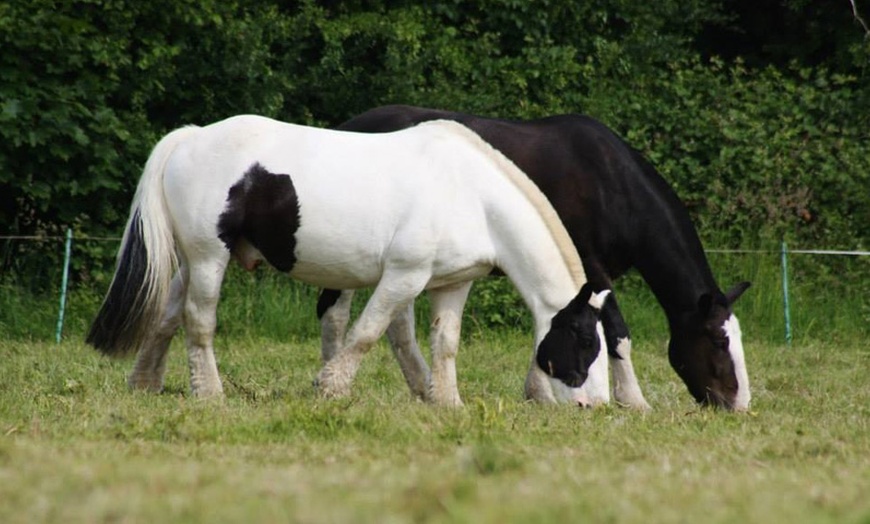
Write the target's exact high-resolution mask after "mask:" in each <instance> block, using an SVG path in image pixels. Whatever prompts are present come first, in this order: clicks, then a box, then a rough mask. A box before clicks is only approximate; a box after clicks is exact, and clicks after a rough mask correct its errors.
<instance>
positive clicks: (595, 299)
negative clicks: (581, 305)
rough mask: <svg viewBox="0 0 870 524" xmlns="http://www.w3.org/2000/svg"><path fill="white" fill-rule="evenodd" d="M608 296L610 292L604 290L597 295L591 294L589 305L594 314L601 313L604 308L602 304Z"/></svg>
mask: <svg viewBox="0 0 870 524" xmlns="http://www.w3.org/2000/svg"><path fill="white" fill-rule="evenodd" d="M609 296H610V290H609V289H605V290H604V291H601V292H598V293H592V296H591V297H589V305H590V306H592V308H593V309H595V311H596V313H598V312H601V308H603V307H604V302H606V301H607V297H609Z"/></svg>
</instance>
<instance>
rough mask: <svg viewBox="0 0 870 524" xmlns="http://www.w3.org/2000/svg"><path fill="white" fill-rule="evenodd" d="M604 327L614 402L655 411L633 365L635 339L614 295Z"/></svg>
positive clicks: (604, 315) (603, 319)
mask: <svg viewBox="0 0 870 524" xmlns="http://www.w3.org/2000/svg"><path fill="white" fill-rule="evenodd" d="M601 324H602V325H603V326H604V334H605V339H606V340H607V353H608V355H609V356H610V369H611V374H612V376H613V397H614V399H615V400H616V402H617V403H618V404H621V405H624V406H628V407H631V408H635V409H641V410H648V409H651V408H650V405H649V404H648V403H647V401H646V399H645V398H644V397H643V393H642V392H641V390H640V384H638V382H637V376H636V375H635V373H634V365H633V364H632V362H631V335H630V334H629V332H628V326H627V325H626V324H625V319H624V318H622V313H621V312H620V311H619V306H618V304H617V303H616V297H615V296H613V295H611V296H610V297H609V299H608V300H607V301H606V302H605V303H604V307H603V308H602V310H601Z"/></svg>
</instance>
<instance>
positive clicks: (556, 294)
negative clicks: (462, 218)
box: [496, 212, 585, 346]
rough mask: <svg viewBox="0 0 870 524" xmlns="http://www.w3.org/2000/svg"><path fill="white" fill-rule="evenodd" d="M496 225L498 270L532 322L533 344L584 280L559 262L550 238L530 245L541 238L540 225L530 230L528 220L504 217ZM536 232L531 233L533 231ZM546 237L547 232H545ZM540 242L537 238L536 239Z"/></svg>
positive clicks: (560, 257)
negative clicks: (534, 238) (498, 230)
mask: <svg viewBox="0 0 870 524" xmlns="http://www.w3.org/2000/svg"><path fill="white" fill-rule="evenodd" d="M496 218H501V220H499V221H498V223H499V225H500V226H501V230H502V231H503V232H504V234H503V235H501V236H500V239H499V240H500V241H499V245H498V247H497V256H498V267H499V268H500V269H501V270H502V271H503V272H504V273H505V275H507V277H508V278H509V279H510V280H511V282H512V283H513V285H514V287H515V288H516V289H517V291H518V292H519V294H520V296H521V297H522V298H523V301H524V302H525V303H526V306H528V308H529V310H530V311H531V313H532V316H533V318H534V321H535V344H536V346H537V344H538V343H540V341H541V340H542V339H543V337H544V335H545V334H546V332H547V331H548V330H549V326H550V321H551V320H552V318H553V316H554V315H555V314H556V313H558V312H559V311H560V310H561V309H562V308H564V307H565V306H566V305H567V304H568V303H569V302H570V301H571V299H573V298H574V297H575V296H576V294H577V292H578V291H579V290H580V287H581V285H582V283H583V281H585V276H583V275H582V269H581V274H580V275H578V274H577V272H576V271H572V268H571V267H570V264H567V263H566V262H565V260H564V258H563V250H562V249H561V248H560V246H559V244H558V243H557V242H556V241H554V240H552V237H550V236H547V237H545V241H537V242H534V243H530V242H529V241H528V239H529V238H533V237H532V236H531V235H530V231H529V230H530V229H531V230H533V232H532V233H531V234H535V235H539V234H541V231H540V230H541V229H542V228H543V225H537V226H539V227H530V224H529V221H528V220H517V218H518V217H517V215H515V214H512V213H510V212H509V213H506V214H505V216H501V217H496ZM536 229H537V230H538V231H534V230H536ZM547 233H548V232H547ZM538 238H540V237H538Z"/></svg>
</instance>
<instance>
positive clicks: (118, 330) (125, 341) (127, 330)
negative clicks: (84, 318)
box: [85, 209, 150, 356]
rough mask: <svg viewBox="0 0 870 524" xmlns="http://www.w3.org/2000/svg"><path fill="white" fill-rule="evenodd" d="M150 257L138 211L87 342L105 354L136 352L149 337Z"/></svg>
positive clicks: (119, 354)
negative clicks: (147, 289) (148, 295)
mask: <svg viewBox="0 0 870 524" xmlns="http://www.w3.org/2000/svg"><path fill="white" fill-rule="evenodd" d="M147 255H148V253H147V251H146V249H145V242H144V239H143V236H142V224H141V217H140V215H139V210H138V209H136V210H135V211H134V213H133V218H132V219H131V220H130V225H129V227H128V230H127V234H126V235H125V240H124V245H123V246H122V248H121V253H120V256H119V258H118V266H117V268H116V269H115V277H114V279H112V284H111V286H110V287H109V292H108V294H107V295H106V298H105V300H103V305H102V306H100V311H99V313H97V318H96V319H94V322H93V324H91V329H90V330H89V331H88V336H87V338H86V339H85V341H86V342H87V343H88V344H90V345H92V346H94V347H95V348H97V349H98V350H100V352H102V353H103V354H106V355H111V356H123V355H126V354H128V353H131V352H135V351H136V350H137V349H138V345H139V342H140V341H141V340H142V338H143V335H145V333H142V331H144V326H148V325H150V322H149V321H147V320H150V319H145V318H144V317H145V316H146V314H147V313H146V312H147V311H148V308H146V307H145V304H146V300H147V293H146V292H145V280H146V274H147V269H148V256H147Z"/></svg>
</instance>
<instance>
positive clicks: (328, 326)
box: [317, 289, 353, 364]
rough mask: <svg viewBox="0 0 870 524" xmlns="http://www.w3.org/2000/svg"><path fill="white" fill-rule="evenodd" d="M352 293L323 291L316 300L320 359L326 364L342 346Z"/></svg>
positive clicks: (349, 291)
mask: <svg viewBox="0 0 870 524" xmlns="http://www.w3.org/2000/svg"><path fill="white" fill-rule="evenodd" d="M352 301H353V291H351V290H344V291H338V290H335V289H324V290H323V291H321V293H320V296H319V297H318V299H317V316H318V318H319V319H320V357H321V359H322V360H323V363H324V364H326V363H327V362H329V361H330V360H332V357H333V356H334V355H335V354H336V353H338V351H339V350H340V349H341V347H342V346H343V345H344V337H345V334H346V333H347V324H348V322H350V306H351V302H352Z"/></svg>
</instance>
